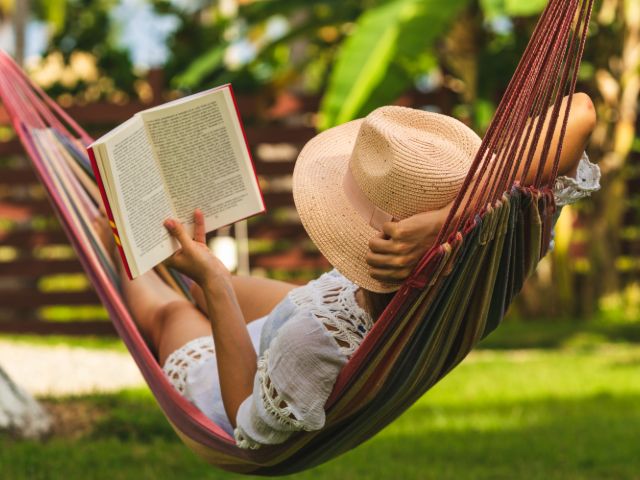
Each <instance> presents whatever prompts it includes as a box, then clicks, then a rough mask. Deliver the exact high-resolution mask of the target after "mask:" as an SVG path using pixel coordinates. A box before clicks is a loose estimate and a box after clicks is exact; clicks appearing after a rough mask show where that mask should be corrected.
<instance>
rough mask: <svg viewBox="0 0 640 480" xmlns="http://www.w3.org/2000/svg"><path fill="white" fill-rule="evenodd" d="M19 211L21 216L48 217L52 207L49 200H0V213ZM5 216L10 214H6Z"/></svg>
mask: <svg viewBox="0 0 640 480" xmlns="http://www.w3.org/2000/svg"><path fill="white" fill-rule="evenodd" d="M13 211H19V212H21V214H22V215H25V214H27V215H50V214H53V207H52V206H51V204H50V203H49V200H44V199H43V200H30V199H26V200H10V201H8V200H1V201H0V213H2V212H13ZM6 215H7V216H9V215H10V213H6Z"/></svg>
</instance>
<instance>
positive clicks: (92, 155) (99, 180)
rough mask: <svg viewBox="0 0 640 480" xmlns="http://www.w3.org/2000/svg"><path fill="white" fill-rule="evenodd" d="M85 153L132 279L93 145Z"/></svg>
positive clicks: (121, 255) (123, 261) (128, 275)
mask: <svg viewBox="0 0 640 480" xmlns="http://www.w3.org/2000/svg"><path fill="white" fill-rule="evenodd" d="M87 153H88V154H89V160H91V168H92V169H93V173H94V175H95V177H96V183H97V184H98V190H100V196H101V197H102V201H103V203H104V208H105V210H106V211H107V217H108V218H109V225H110V226H111V231H112V232H113V238H114V239H115V242H116V245H117V246H118V251H119V252H120V257H121V258H122V263H123V265H124V269H125V271H126V272H127V277H129V280H133V276H132V275H131V269H130V268H129V262H127V256H126V255H125V253H124V249H123V248H122V242H121V241H120V234H119V233H118V228H117V227H116V222H115V220H114V218H113V212H112V211H111V206H110V205H109V199H108V198H107V192H106V191H105V189H104V185H103V184H102V177H100V169H98V162H96V156H95V153H93V147H89V148H87Z"/></svg>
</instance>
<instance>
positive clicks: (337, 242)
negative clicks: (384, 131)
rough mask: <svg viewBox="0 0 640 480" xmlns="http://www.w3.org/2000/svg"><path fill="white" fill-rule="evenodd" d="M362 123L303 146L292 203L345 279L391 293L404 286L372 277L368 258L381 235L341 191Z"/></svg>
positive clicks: (329, 132) (324, 134) (334, 130)
mask: <svg viewBox="0 0 640 480" xmlns="http://www.w3.org/2000/svg"><path fill="white" fill-rule="evenodd" d="M362 122H363V120H362V119H359V120H354V121H352V122H348V123H345V124H342V125H339V126H337V127H334V128H331V129H329V130H326V131H324V132H322V133H320V134H319V135H317V136H315V137H314V138H313V139H312V140H310V141H309V142H308V143H307V144H306V145H305V147H304V148H303V149H302V151H301V152H300V155H299V156H298V159H297V161H296V165H295V169H294V172H293V199H294V202H295V205H296V209H297V210H298V215H299V216H300V220H301V221H302V224H303V226H304V228H305V230H306V231H307V233H308V235H309V237H311V240H313V242H314V243H315V245H316V246H317V247H318V249H319V250H320V252H321V253H322V254H323V255H324V256H325V257H326V258H327V260H328V261H329V262H330V263H331V264H332V265H333V266H334V267H335V268H336V269H337V270H338V271H339V272H340V273H341V274H342V275H344V276H345V277H346V278H347V279H349V280H351V281H352V282H353V283H355V284H356V285H358V286H360V287H362V288H365V289H367V290H370V291H372V292H377V293H389V292H394V291H396V290H398V289H399V288H400V286H401V285H402V282H400V281H398V282H381V281H378V280H376V279H374V278H372V277H371V275H370V273H369V270H370V267H369V265H368V264H367V261H366V257H367V253H368V252H369V241H370V240H371V239H372V238H373V237H375V236H376V235H377V234H378V230H376V229H374V228H373V227H371V226H370V225H369V224H368V222H367V221H365V219H364V218H363V217H362V216H361V215H360V214H359V213H358V212H357V211H356V210H355V208H354V207H353V206H352V205H351V203H350V202H349V199H348V198H347V196H346V194H345V192H344V189H343V182H344V176H345V174H346V172H347V168H348V167H349V159H350V157H351V153H352V151H353V148H354V145H355V141H356V137H357V136H358V131H359V130H360V126H361V125H362Z"/></svg>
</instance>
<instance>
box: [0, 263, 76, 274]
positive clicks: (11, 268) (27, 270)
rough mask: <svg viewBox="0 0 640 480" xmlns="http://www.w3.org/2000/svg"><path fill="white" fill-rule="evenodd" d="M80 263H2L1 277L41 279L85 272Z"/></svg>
mask: <svg viewBox="0 0 640 480" xmlns="http://www.w3.org/2000/svg"><path fill="white" fill-rule="evenodd" d="M83 271H84V270H83V269H82V266H81V265H80V262H79V261H78V260H76V259H69V260H46V261H45V260H36V259H21V260H16V261H13V262H0V277H3V276H9V277H18V276H25V277H39V276H43V275H53V274H56V273H78V272H83Z"/></svg>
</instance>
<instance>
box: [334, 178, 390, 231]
mask: <svg viewBox="0 0 640 480" xmlns="http://www.w3.org/2000/svg"><path fill="white" fill-rule="evenodd" d="M342 187H343V189H344V193H345V194H346V195H347V199H348V200H349V202H350V203H351V206H352V207H353V208H354V209H355V210H356V212H358V214H359V215H360V216H361V217H362V218H363V219H364V220H365V221H366V222H367V223H368V224H369V225H370V226H371V227H373V228H375V229H376V230H378V231H380V232H381V231H382V225H383V224H384V223H385V222H392V221H394V218H393V215H391V214H390V213H388V212H385V211H384V210H382V209H381V208H379V207H377V206H376V205H375V204H374V203H373V202H371V200H369V197H367V196H366V195H365V194H364V192H363V191H362V189H361V188H360V185H358V183H357V182H356V179H355V178H353V174H352V173H351V168H349V167H347V173H346V174H345V176H344V182H343V185H342Z"/></svg>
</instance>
